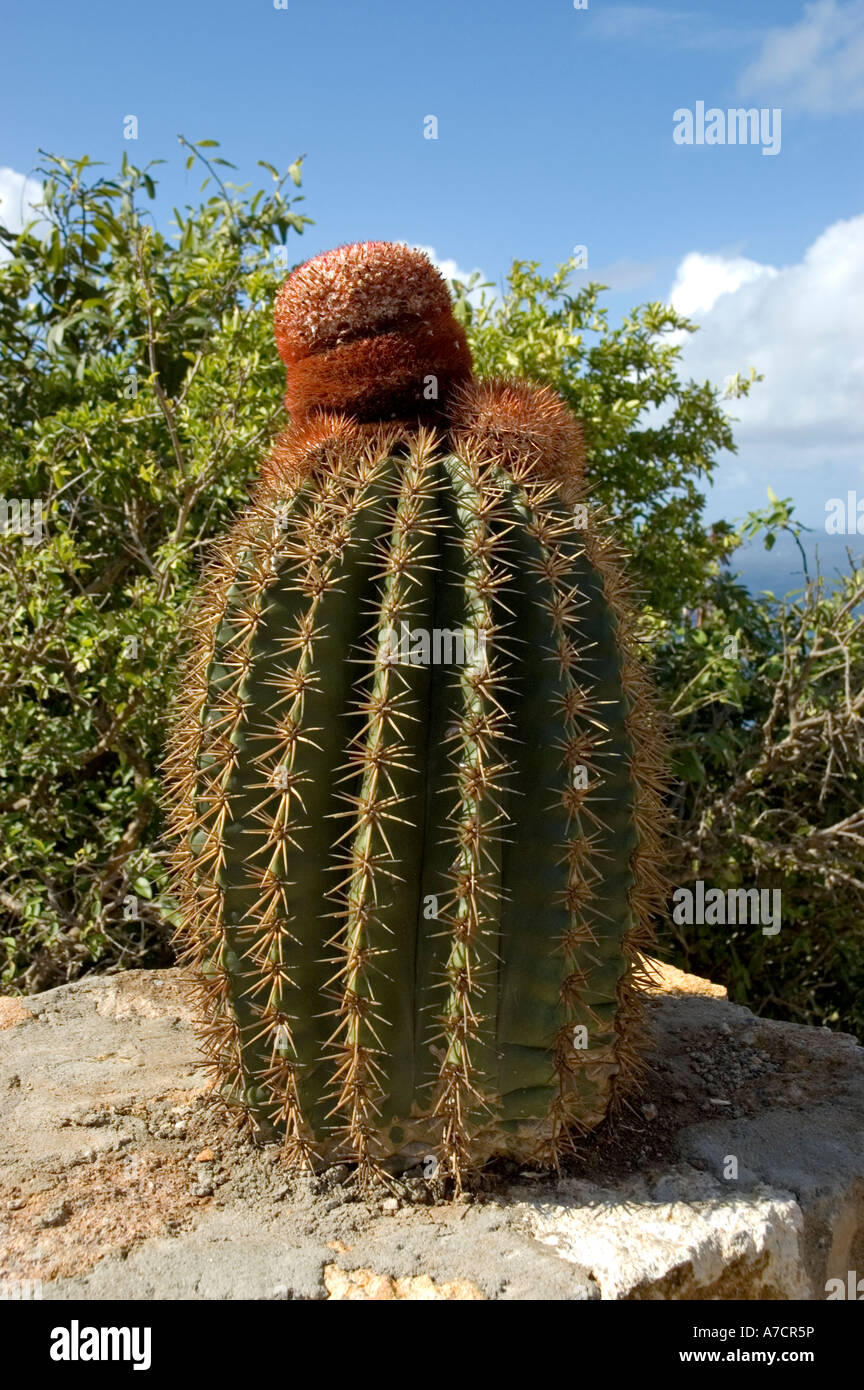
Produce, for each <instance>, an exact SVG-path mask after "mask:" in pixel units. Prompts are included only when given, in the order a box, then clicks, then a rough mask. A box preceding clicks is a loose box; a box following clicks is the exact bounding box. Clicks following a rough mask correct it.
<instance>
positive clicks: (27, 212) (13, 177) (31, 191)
mask: <svg viewBox="0 0 864 1390" xmlns="http://www.w3.org/2000/svg"><path fill="white" fill-rule="evenodd" d="M41 198H42V185H41V183H39V181H38V179H32V178H30V176H29V174H19V173H18V171H17V170H16V169H10V168H9V166H8V165H5V164H4V165H2V166H0V222H2V224H3V226H4V227H8V229H9V231H11V232H20V230H21V228H22V227H23V226H24V223H25V222H28V221H30V220H31V219H32V217H33V214H34V210H35V209H36V208H37V206H38V204H39V202H40V201H41Z"/></svg>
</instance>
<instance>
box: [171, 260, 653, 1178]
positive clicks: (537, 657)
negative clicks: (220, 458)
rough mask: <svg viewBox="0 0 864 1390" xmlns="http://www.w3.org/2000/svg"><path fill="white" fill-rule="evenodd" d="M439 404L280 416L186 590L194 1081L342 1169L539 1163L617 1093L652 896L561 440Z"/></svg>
mask: <svg viewBox="0 0 864 1390" xmlns="http://www.w3.org/2000/svg"><path fill="white" fill-rule="evenodd" d="M313 264H314V263H313ZM328 350H329V349H328ZM413 351H414V349H413V348H412V352H413ZM412 360H413V359H412ZM289 377H290V369H289ZM457 386H458V383H456V384H455V385H454V390H453V392H452V393H451V396H450V398H449V400H448V406H447V409H448V416H447V419H446V422H443V425H442V422H441V421H437V422H435V424H434V427H433V425H431V424H429V423H428V422H427V423H422V422H418V421H417V420H416V419H415V420H412V421H411V422H410V423H405V422H400V421H397V422H395V423H383V422H381V421H380V420H377V421H376V420H373V421H370V422H366V423H360V422H358V420H357V419H356V418H352V417H350V416H348V415H346V414H344V413H341V414H340V413H332V412H330V411H328V410H327V409H326V408H323V407H322V406H321V404H320V402H317V404H316V409H315V411H314V412H310V413H309V415H308V417H307V418H305V419H304V418H302V417H300V412H299V411H297V413H296V414H295V419H294V421H293V422H292V425H291V427H290V428H289V430H288V431H287V432H286V434H285V435H284V436H283V437H282V439H281V440H280V441H279V442H278V443H277V445H276V447H275V449H274V452H273V454H272V456H271V459H270V461H269V465H268V467H267V469H266V470H265V472H264V476H263V479H262V481H261V482H260V483H259V484H258V487H257V490H256V492H255V495H254V496H253V499H252V501H251V504H250V505H249V506H248V507H247V509H246V510H245V512H244V513H243V514H242V515H241V516H240V518H239V519H238V521H237V522H236V524H235V526H234V528H233V531H232V532H231V534H230V535H229V536H228V537H227V538H226V539H225V540H224V541H223V542H222V543H221V545H220V546H219V547H218V549H217V551H216V554H215V556H214V558H213V560H212V561H211V565H210V568H209V571H208V573H207V575H206V576H205V579H204V581H203V584H202V586H201V590H200V593H199V596H198V600H197V605H196V610H195V617H194V632H193V634H192V636H193V640H192V648H191V654H190V657H189V660H188V662H187V666H186V669H185V672H184V677H183V680H182V682H181V687H180V694H179V696H178V715H177V718H176V721H175V729H174V735H173V740H172V745H171V750H170V754H169V759H168V774H169V778H168V780H169V788H170V794H171V795H170V805H171V815H172V826H173V831H174V837H175V844H176V847H175V850H174V870H175V881H176V884H177V891H178V894H179V897H180V900H181V904H182V910H183V923H184V925H183V927H182V930H181V937H182V939H183V942H184V945H185V948H186V955H187V959H188V960H189V962H190V963H191V964H192V966H193V967H194V970H195V975H196V979H197V982H198V990H199V995H200V999H201V1019H202V1026H201V1034H202V1039H203V1042H204V1046H205V1048H206V1051H207V1055H208V1062H209V1067H210V1070H211V1073H212V1077H213V1081H214V1085H215V1087H216V1089H217V1091H218V1093H219V1094H220V1096H221V1097H222V1099H223V1100H224V1101H225V1102H226V1103H227V1104H228V1105H229V1106H230V1107H231V1108H232V1109H234V1110H235V1111H236V1112H237V1114H238V1115H239V1116H240V1118H241V1120H242V1121H244V1122H246V1123H250V1124H252V1125H253V1126H257V1127H259V1128H266V1127H272V1128H274V1129H275V1130H276V1131H278V1132H279V1133H280V1134H281V1136H282V1138H283V1139H284V1144H285V1150H286V1154H287V1156H288V1158H289V1160H290V1161H291V1162H293V1163H297V1164H309V1163H314V1162H316V1161H320V1160H329V1159H332V1158H336V1157H350V1158H351V1159H353V1160H354V1161H356V1163H357V1165H358V1170H359V1173H360V1175H361V1176H362V1177H364V1178H365V1177H367V1176H368V1175H370V1174H371V1173H372V1172H374V1171H376V1170H377V1169H378V1168H379V1166H380V1164H381V1162H382V1161H383V1160H386V1159H387V1157H388V1156H389V1155H393V1154H397V1153H398V1154H403V1155H411V1154H415V1155H418V1156H422V1155H425V1154H428V1153H430V1152H432V1153H435V1154H437V1155H438V1156H439V1157H440V1158H441V1160H442V1161H443V1162H444V1163H445V1164H446V1166H447V1169H448V1170H449V1171H450V1172H451V1173H452V1174H453V1175H454V1176H455V1177H456V1179H457V1180H458V1179H459V1177H460V1175H461V1174H462V1173H463V1172H464V1171H465V1169H466V1168H468V1167H470V1166H471V1165H474V1164H478V1163H481V1162H483V1161H484V1160H485V1159H486V1158H488V1157H489V1156H490V1155H493V1154H509V1155H512V1156H514V1157H516V1158H518V1159H519V1160H520V1161H526V1160H535V1161H537V1162H540V1163H545V1164H554V1163H556V1162H558V1160H559V1158H560V1156H561V1155H562V1153H564V1152H566V1150H567V1147H568V1145H569V1144H570V1143H571V1142H572V1139H573V1136H574V1135H579V1134H584V1133H585V1132H586V1131H588V1130H590V1129H591V1128H593V1127H595V1126H596V1125H597V1124H599V1123H600V1122H601V1121H602V1120H603V1118H604V1116H606V1115H607V1114H608V1113H609V1112H610V1111H611V1110H614V1109H615V1108H616V1107H619V1106H620V1105H621V1103H622V1102H623V1101H624V1099H626V1097H627V1095H628V1094H629V1092H630V1091H631V1090H632V1088H633V1086H634V1083H635V1078H636V1075H637V1072H638V1067H639V1060H638V1051H639V1048H638V1029H639V1014H640V1009H639V993H640V986H641V983H642V974H641V972H642V965H641V955H640V952H641V950H642V949H643V948H644V946H645V945H646V944H647V942H648V940H649V937H650V920H651V916H652V913H653V912H654V911H656V909H657V907H658V905H659V902H660V900H661V898H662V891H663V885H662V881H661V877H660V874H659V868H658V866H659V862H660V829H661V824H662V816H663V813H662V807H661V796H662V743H661V736H660V734H659V731H658V728H657V720H656V716H655V715H654V713H653V711H652V708H651V704H650V692H649V691H648V689H647V684H646V678H645V676H644V674H643V672H642V670H641V667H640V665H639V660H638V656H637V651H636V643H635V638H634V631H633V627H634V623H633V617H632V615H631V610H630V606H629V596H628V591H627V583H626V579H625V577H624V573H623V570H622V566H621V560H620V557H619V556H618V554H617V553H616V550H615V547H614V546H613V545H612V543H611V542H610V541H609V540H608V538H606V534H605V532H606V528H605V527H604V525H603V523H602V521H601V519H600V518H599V517H598V516H596V515H593V514H590V513H588V512H587V509H586V517H587V524H585V525H584V526H582V527H581V529H577V527H576V526H574V513H573V504H574V501H575V500H576V499H577V498H578V497H579V496H580V495H581V491H580V488H581V484H580V477H581V439H580V435H579V432H578V429H577V428H576V427H575V425H574V422H573V421H572V419H571V417H569V415H568V413H567V412H566V411H565V410H564V408H563V407H562V406H561V405H560V403H558V402H557V401H556V399H555V398H554V397H553V396H552V394H551V393H550V392H548V391H545V390H543V389H542V388H531V387H526V386H524V385H521V384H519V383H511V384H507V383H492V384H484V385H476V384H474V383H472V382H470V381H468V382H465V381H463V382H462V384H461V386H458V389H457ZM325 405H326V402H325ZM358 413H360V412H358ZM448 657H449V659H448Z"/></svg>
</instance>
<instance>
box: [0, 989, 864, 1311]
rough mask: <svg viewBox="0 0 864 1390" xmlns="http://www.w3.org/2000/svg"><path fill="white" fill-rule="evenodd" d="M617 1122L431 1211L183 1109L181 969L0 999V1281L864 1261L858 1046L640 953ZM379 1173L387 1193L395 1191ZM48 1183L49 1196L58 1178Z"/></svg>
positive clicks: (296, 1281) (700, 1294)
mask: <svg viewBox="0 0 864 1390" xmlns="http://www.w3.org/2000/svg"><path fill="white" fill-rule="evenodd" d="M654 966H655V974H656V984H655V988H654V993H653V995H652V997H651V999H650V1001H649V1006H648V1016H649V1017H648V1021H649V1027H650V1031H651V1034H652V1037H653V1048H654V1051H653V1055H652V1058H651V1059H650V1060H653V1064H654V1071H653V1073H652V1075H651V1077H650V1079H649V1082H648V1085H647V1087H646V1092H645V1095H644V1096H643V1097H642V1098H641V1101H640V1106H639V1108H638V1110H637V1113H636V1115H635V1116H630V1117H629V1119H628V1124H629V1125H631V1126H632V1128H631V1129H630V1130H628V1131H622V1132H621V1133H619V1135H618V1136H617V1137H616V1136H614V1135H612V1136H609V1137H607V1138H605V1139H602V1138H601V1139H599V1140H598V1141H596V1142H592V1143H591V1144H587V1145H586V1146H585V1148H584V1152H583V1153H582V1154H581V1155H580V1156H579V1158H578V1160H575V1161H574V1163H573V1164H572V1165H571V1167H570V1169H569V1170H568V1172H567V1173H566V1175H564V1176H560V1177H558V1178H548V1177H544V1176H542V1175H540V1176H538V1175H537V1174H535V1173H531V1172H529V1171H528V1170H526V1173H525V1174H524V1175H520V1176H517V1177H515V1178H513V1179H512V1181H510V1182H509V1183H508V1181H507V1180H506V1179H505V1178H503V1177H499V1178H498V1179H494V1178H493V1177H489V1178H488V1179H484V1180H483V1181H481V1182H480V1183H479V1185H478V1189H477V1191H476V1192H474V1193H473V1194H472V1200H471V1201H468V1202H464V1203H455V1202H454V1203H445V1204H441V1203H437V1204H436V1203H435V1202H434V1200H433V1197H434V1193H433V1190H432V1188H431V1187H430V1185H429V1184H428V1183H427V1182H426V1181H425V1179H424V1178H422V1177H421V1176H420V1175H419V1173H418V1174H416V1175H406V1177H405V1178H404V1179H403V1182H402V1187H404V1194H405V1195H404V1199H403V1198H400V1199H398V1200H397V1199H396V1198H394V1197H392V1196H390V1195H388V1194H387V1193H386V1192H385V1193H383V1194H382V1193H379V1194H377V1196H376V1197H374V1198H370V1200H368V1201H366V1200H364V1199H363V1198H362V1197H361V1196H359V1195H358V1194H357V1193H356V1191H355V1189H354V1187H353V1186H352V1184H351V1183H350V1181H346V1180H348V1179H350V1173H349V1170H348V1169H346V1168H344V1167H343V1168H341V1169H340V1170H336V1169H331V1170H330V1172H329V1173H327V1174H324V1175H321V1176H319V1177H318V1178H313V1179H311V1180H309V1181H308V1182H299V1181H296V1180H294V1179H293V1178H292V1179H290V1180H286V1174H285V1172H284V1170H283V1168H282V1166H281V1163H280V1161H279V1155H278V1150H277V1149H274V1148H273V1146H270V1147H269V1148H268V1147H262V1148H255V1147H254V1146H253V1145H252V1144H251V1143H250V1142H249V1141H248V1140H243V1139H239V1138H237V1137H236V1136H235V1135H234V1134H233V1133H232V1131H231V1130H230V1129H228V1127H227V1126H225V1124H224V1122H223V1121H221V1120H220V1119H219V1117H218V1115H216V1114H215V1113H214V1112H213V1110H212V1109H211V1108H210V1107H209V1106H208V1105H207V1104H206V1103H205V1098H204V1093H203V1087H202V1085H201V1083H200V1081H199V1080H198V1073H197V1071H196V1069H195V1062H196V1060H197V1054H196V1050H195V1045H194V1042H193V1039H192V1034H191V1030H190V1014H189V1008H188V1005H187V1003H186V1000H185V997H184V994H183V992H182V990H181V987H180V975H179V972H178V971H171V970H168V971H128V972H126V973H125V974H118V975H113V976H110V977H98V976H88V977H87V978H86V979H84V980H81V981H78V982H76V983H75V984H72V985H64V986H62V987H61V988H59V989H55V990H50V991H48V992H47V993H45V994H43V995H41V996H39V997H38V998H36V999H33V1000H29V1001H27V1006H26V1007H25V1006H24V1005H21V1004H19V1002H18V1001H17V1000H12V999H0V1192H3V1193H4V1194H5V1195H6V1196H7V1197H8V1200H7V1201H5V1203H4V1209H3V1217H2V1221H0V1231H2V1235H0V1282H2V1280H4V1279H15V1280H18V1281H24V1280H28V1279H30V1280H37V1279H41V1280H42V1292H43V1297H45V1298H53V1299H67V1298H89V1299H113V1298H123V1299H150V1298H155V1299H169V1298H206V1299H237V1298H259V1299H273V1298H280V1299H282V1298H284V1299H333V1300H354V1301H358V1300H362V1301H376V1302H377V1301H391V1300H444V1299H448V1300H464V1301H467V1300H476V1299H544V1300H545V1299H554V1300H565V1299H578V1300H593V1299H706V1298H707V1299H711V1298H718V1299H799V1298H803V1299H822V1298H825V1296H826V1283H827V1281H828V1280H829V1279H840V1280H841V1281H842V1283H843V1286H844V1287H845V1286H846V1285H847V1283H848V1279H849V1272H850V1271H852V1270H858V1271H864V1052H862V1049H861V1048H859V1047H858V1046H857V1044H856V1042H855V1040H854V1039H853V1038H850V1037H848V1036H845V1035H843V1034H838V1033H831V1032H829V1031H827V1030H823V1029H815V1028H804V1027H801V1026H799V1025H797V1024H791V1023H777V1022H771V1021H766V1020H764V1019H759V1018H754V1016H753V1015H752V1014H750V1013H749V1012H748V1011H747V1010H746V1009H743V1008H740V1007H739V1006H736V1005H734V1004H730V1003H729V1002H728V1000H727V999H726V997H725V991H724V990H723V989H722V988H720V987H719V986H716V985H712V984H710V982H708V981H705V980H698V979H695V978H694V977H693V976H687V975H683V974H681V973H680V972H678V971H675V970H673V969H672V968H671V967H668V966H660V965H658V964H656V963H654ZM402 1187H400V1192H401V1190H402ZM59 1193H62V1194H63V1199H62V1202H60V1204H59V1205H58V1194H59Z"/></svg>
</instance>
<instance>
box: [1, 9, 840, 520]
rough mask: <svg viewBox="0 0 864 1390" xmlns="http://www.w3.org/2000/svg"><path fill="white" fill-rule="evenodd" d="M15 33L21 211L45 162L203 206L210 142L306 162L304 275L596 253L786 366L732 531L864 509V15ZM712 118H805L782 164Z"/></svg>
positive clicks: (32, 22) (602, 274)
mask: <svg viewBox="0 0 864 1390" xmlns="http://www.w3.org/2000/svg"><path fill="white" fill-rule="evenodd" d="M3 30H4V35H5V39H6V60H5V63H4V81H3V84H2V92H0V166H4V169H3V172H2V174H0V197H3V196H4V195H5V197H6V199H7V204H6V205H7V207H8V203H9V200H10V199H11V200H12V201H14V195H15V194H16V192H18V193H19V194H20V180H19V181H18V182H17V183H16V181H15V175H16V173H17V174H19V175H20V174H26V173H27V172H28V171H30V170H32V168H33V165H34V164H35V162H36V159H37V148H38V147H39V146H42V147H44V148H47V149H49V150H52V151H54V152H59V153H66V154H70V155H77V154H80V153H83V152H85V151H86V152H87V153H89V154H90V155H91V156H92V157H93V158H97V159H102V160H105V161H107V162H108V164H109V166H111V167H113V166H114V165H115V164H116V162H117V161H118V160H119V158H120V155H121V154H122V152H123V150H124V148H125V149H126V150H127V151H128V152H129V154H130V157H133V158H134V159H135V161H136V162H138V163H141V162H144V161H146V160H147V159H148V158H155V157H165V158H167V159H168V160H169V161H170V162H169V164H168V165H166V166H164V167H163V169H162V171H161V175H160V178H161V180H162V185H163V189H164V191H165V193H166V194H167V195H168V197H167V199H166V201H168V202H173V201H181V202H182V201H185V199H186V198H191V197H194V196H195V193H196V191H197V187H198V184H199V183H200V178H199V177H198V176H197V174H189V175H187V174H185V173H184V170H183V160H182V157H181V153H180V151H179V148H178V146H177V143H176V137H177V134H178V133H179V132H181V131H182V132H183V133H184V134H185V135H186V136H187V137H188V138H190V139H201V138H204V137H210V138H215V139H218V140H220V141H221V143H222V153H223V154H224V155H225V156H226V157H227V158H229V159H231V160H233V161H234V162H235V163H236V164H237V165H238V166H239V170H240V175H242V176H243V177H246V176H249V177H251V176H252V175H253V172H254V165H255V160H256V159H258V158H266V159H269V160H270V161H272V162H273V163H274V164H277V165H280V166H284V165H287V164H288V163H290V162H291V161H292V160H293V159H294V158H295V157H296V155H297V154H299V153H305V154H306V156H307V159H306V164H305V173H304V190H303V191H304V192H305V194H306V199H307V201H306V204H305V209H304V210H305V211H306V212H307V213H308V214H309V215H310V216H311V217H313V218H314V219H315V222H316V225H315V226H314V227H313V228H310V229H307V232H306V235H305V237H304V239H303V242H300V241H299V240H298V241H297V242H296V243H295V253H296V255H297V259H301V258H303V256H304V254H313V253H314V252H315V251H316V250H319V249H323V248H325V247H328V246H332V245H335V244H338V243H340V242H345V241H353V240H359V239H366V238H382V239H397V238H401V239H405V240H407V241H409V242H412V243H415V242H416V243H420V244H423V245H425V246H429V247H434V249H435V254H436V256H437V258H438V259H439V261H440V262H441V263H442V264H443V265H444V266H445V268H446V269H448V270H451V271H452V270H453V269H455V268H456V267H459V268H461V269H462V270H464V271H470V270H472V269H474V268H479V269H482V271H483V272H484V273H485V275H486V277H487V278H488V279H490V280H492V281H494V282H500V281H501V279H502V277H503V275H504V273H505V272H506V269H507V267H508V265H509V263H510V261H511V260H512V259H513V258H514V257H517V256H518V257H520V258H523V259H535V260H538V261H540V262H542V263H543V265H544V267H546V268H548V269H551V268H552V267H553V266H554V264H555V263H556V262H559V261H561V260H564V259H565V258H566V257H567V256H568V255H569V254H570V253H571V251H572V249H573V247H574V246H576V245H585V246H587V248H588V270H587V271H584V272H582V274H583V275H584V276H585V277H586V278H587V277H588V276H589V275H590V277H591V278H594V279H603V280H608V281H610V282H611V285H612V291H611V293H610V294H609V296H608V301H607V302H608V303H609V307H610V312H611V315H612V317H613V319H616V318H618V317H619V316H620V315H621V314H622V313H623V312H626V311H627V310H628V309H629V308H631V307H632V306H633V305H634V304H636V303H637V302H641V301H643V300H647V299H668V298H669V297H670V295H672V296H674V299H675V302H676V303H678V304H680V305H682V306H683V307H685V308H687V309H688V310H689V311H690V312H691V313H692V316H693V317H694V318H695V319H696V320H697V321H699V322H700V323H702V324H703V329H702V331H701V332H700V334H699V335H698V339H697V341H696V342H695V343H694V344H693V345H692V346H688V349H687V364H688V368H689V369H690V370H692V371H693V373H694V374H695V375H697V376H699V377H704V376H710V377H711V378H712V379H714V380H716V381H718V382H721V381H722V380H723V379H724V377H725V376H727V375H728V374H730V373H732V372H734V371H736V370H746V369H747V368H748V367H749V366H750V365H751V363H752V364H753V365H755V366H756V367H757V368H758V369H760V370H762V371H764V372H765V373H766V377H767V380H766V382H765V384H764V385H763V386H760V387H757V388H756V390H755V392H754V397H753V401H752V402H748V403H738V404H737V405H736V406H735V407H734V408H733V413H735V414H737V415H739V416H740V417H741V424H740V425H739V427H738V430H737V434H738V438H739V440H740V444H741V451H740V454H739V456H738V458H737V459H735V460H733V459H731V458H730V459H726V460H724V462H723V465H722V467H721V469H720V472H719V476H718V482H717V486H716V487H715V489H714V490H713V493H712V495H711V497H710V499H709V505H708V514H709V515H714V516H716V515H728V516H738V515H741V514H742V513H743V512H744V511H745V510H746V509H747V508H748V507H750V506H759V505H762V504H763V503H764V501H765V490H766V487H768V486H769V485H770V486H773V488H774V490H775V491H776V492H778V493H780V494H781V495H790V494H791V495H792V496H794V497H795V498H796V500H797V501H798V503H799V507H800V510H801V514H802V516H803V518H804V519H805V520H806V521H808V523H809V524H811V525H814V524H815V525H817V526H820V527H821V526H822V525H823V518H824V514H825V501H826V500H827V498H828V497H830V496H834V495H838V494H839V493H841V492H842V493H844V494H845V492H846V491H847V490H848V489H850V488H857V490H858V493H859V495H860V496H861V497H862V499H864V450H862V427H861V420H862V408H864V331H862V324H864V312H862V310H864V198H862V147H864V140H862V135H864V119H862V118H864V0H814V3H810V4H802V3H800V0H727V2H726V3H723V4H719V3H715V4H705V3H701V4H696V3H691V5H689V6H688V5H687V3H686V0H682V3H681V5H679V6H661V5H652V4H613V3H609V2H608V0H588V8H587V9H578V10H577V9H576V8H575V7H574V4H573V0H532V3H527V0H522V3H517V2H516V0H494V2H493V0H470V3H466V0H459V2H458V3H457V0H435V3H432V4H430V3H417V0H368V2H367V3H358V2H357V0H355V2H354V3H349V2H348V0H287V7H286V8H285V9H277V8H276V7H275V5H274V3H273V0H242V2H241V0H233V2H230V0H207V2H206V3H204V0H202V3H189V0H185V3H184V0H175V3H172V4H168V3H167V2H166V0H149V3H148V4H146V5H135V4H120V3H117V0H113V2H112V3H107V0H95V2H94V0H91V3H88V4H87V5H86V6H78V5H69V4H61V3H58V0H43V3H40V4H33V3H32V0H28V3H20V2H19V0H16V2H15V3H11V4H7V6H6V9H5V17H4V20H3ZM700 101H701V102H704V103H705V106H706V107H708V108H711V107H716V108H720V109H721V110H724V111H725V110H726V109H727V108H730V107H739V106H746V107H751V106H753V107H756V108H758V109H761V108H766V109H767V110H769V111H770V110H773V109H774V108H779V109H780V110H781V111H782V125H781V131H782V139H781V148H780V151H779V153H778V154H776V155H774V156H771V155H764V154H763V153H762V149H761V148H760V146H759V145H731V144H715V145H708V144H705V145H691V146H686V145H680V144H676V142H675V141H674V140H673V113H674V112H675V111H676V109H679V108H688V109H691V110H695V108H696V103H697V102H700ZM128 114H135V115H136V116H137V117H138V120H139V138H138V140H137V142H131V141H124V139H123V118H124V116H126V115H128ZM429 115H434V116H436V117H437V121H438V138H437V139H436V140H430V139H424V135H423V130H424V118H425V117H427V116H429ZM451 263H452V265H451ZM862 524H864V523H862ZM850 540H851V541H852V542H853V543H856V544H859V545H864V537H857V538H856V537H850Z"/></svg>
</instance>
